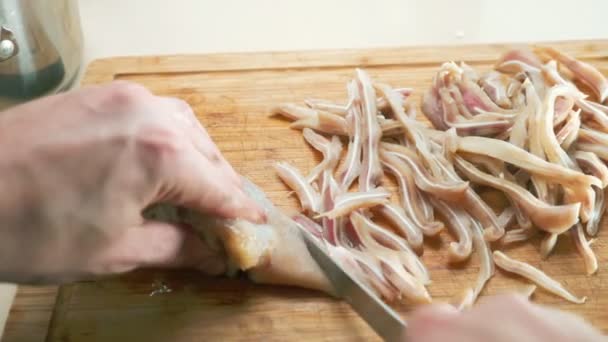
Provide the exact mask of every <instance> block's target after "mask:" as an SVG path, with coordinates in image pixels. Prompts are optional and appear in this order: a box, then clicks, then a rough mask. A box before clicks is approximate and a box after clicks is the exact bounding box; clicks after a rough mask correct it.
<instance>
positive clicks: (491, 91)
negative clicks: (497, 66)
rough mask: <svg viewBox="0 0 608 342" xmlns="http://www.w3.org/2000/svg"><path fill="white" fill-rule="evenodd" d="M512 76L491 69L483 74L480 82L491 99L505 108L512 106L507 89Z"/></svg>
mask: <svg viewBox="0 0 608 342" xmlns="http://www.w3.org/2000/svg"><path fill="white" fill-rule="evenodd" d="M510 80H511V78H510V77H508V76H507V75H504V74H501V73H499V72H496V71H490V72H488V73H487V74H485V75H483V76H481V78H480V79H479V83H480V85H481V87H482V89H483V90H484V91H485V92H486V94H488V96H489V97H490V99H491V100H492V101H494V103H496V104H497V105H498V106H500V107H501V108H504V109H508V108H511V107H512V105H513V104H512V103H511V99H510V98H509V95H508V92H507V89H508V87H509V84H510Z"/></svg>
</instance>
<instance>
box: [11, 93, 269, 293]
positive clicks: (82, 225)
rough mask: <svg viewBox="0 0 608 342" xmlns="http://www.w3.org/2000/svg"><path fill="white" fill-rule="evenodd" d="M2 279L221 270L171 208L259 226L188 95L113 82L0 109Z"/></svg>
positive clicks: (50, 279) (254, 208) (257, 211)
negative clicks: (150, 210)
mask: <svg viewBox="0 0 608 342" xmlns="http://www.w3.org/2000/svg"><path fill="white" fill-rule="evenodd" d="M0 184H1V187H0V188H1V189H2V194H1V195H0V280H1V281H13V282H26V283H41V282H57V281H68V280H72V279H78V278H81V277H89V276H96V275H104V274H112V273H118V272H125V271H129V270H131V269H134V268H137V267H140V266H192V267H198V268H202V269H203V270H206V271H208V272H212V273H217V272H221V271H222V265H221V262H220V260H217V258H215V259H214V257H215V256H214V255H211V252H210V251H208V250H206V249H205V246H204V245H203V243H202V242H201V241H200V240H199V239H197V238H195V237H194V236H193V233H192V232H190V231H189V230H188V229H187V228H186V227H177V226H175V225H171V224H167V223H161V222H150V221H144V219H143V218H142V215H141V213H142V210H143V209H145V208H146V207H148V206H150V205H151V204H154V203H159V202H163V203H171V204H174V205H179V206H183V207H188V208H191V209H195V210H200V211H204V212H209V213H214V214H217V215H220V216H223V217H229V218H236V217H241V218H244V219H248V220H251V221H263V220H264V214H263V212H262V211H261V209H259V208H258V207H257V206H256V205H255V203H253V202H252V201H251V200H250V199H249V198H247V197H246V195H245V194H244V193H243V192H242V190H241V182H240V177H239V176H238V175H237V173H236V172H235V171H234V170H233V169H232V167H231V166H230V165H229V164H228V162H226V160H225V159H224V158H223V157H222V155H221V153H220V151H219V150H218V148H217V147H216V146H215V144H214V143H213V142H212V141H211V139H210V137H209V135H208V134H207V132H206V131H205V129H204V128H203V127H202V126H201V124H200V123H199V122H198V121H197V119H196V117H195V116H194V114H193V112H192V110H191V108H190V107H189V106H188V105H187V104H186V103H185V102H183V101H181V100H177V99H173V98H163V97H158V96H154V95H153V94H151V93H150V92H149V91H147V90H146V89H145V88H143V87H141V86H139V85H136V84H131V83H125V82H115V83H111V84H108V85H103V86H95V87H90V88H84V89H80V90H77V91H74V92H70V93H64V94H60V95H55V96H51V97H47V98H43V99H40V100H37V101H34V102H30V103H28V104H25V105H21V106H18V107H15V108H12V109H9V110H7V111H5V112H3V113H0Z"/></svg>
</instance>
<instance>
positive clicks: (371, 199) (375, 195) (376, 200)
mask: <svg viewBox="0 0 608 342" xmlns="http://www.w3.org/2000/svg"><path fill="white" fill-rule="evenodd" d="M390 195H391V193H390V192H388V191H386V190H384V189H382V188H376V189H373V190H370V191H362V192H345V193H342V194H339V195H338V196H336V197H335V199H334V208H333V209H331V210H329V211H324V212H322V213H320V214H319V215H318V217H329V218H336V217H342V216H346V215H349V214H350V213H351V212H353V211H355V210H358V209H365V208H372V207H375V206H379V205H382V204H386V203H388V201H389V197H390Z"/></svg>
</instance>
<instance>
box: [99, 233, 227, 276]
mask: <svg viewBox="0 0 608 342" xmlns="http://www.w3.org/2000/svg"><path fill="white" fill-rule="evenodd" d="M91 266H92V268H93V269H95V270H96V273H100V274H116V273H124V272H128V271H131V270H134V269H136V268H146V267H159V268H165V267H171V268H195V269H199V270H201V271H203V272H205V273H207V274H210V275H217V274H221V273H223V272H224V271H225V268H226V264H225V260H224V258H223V257H222V255H220V253H218V252H215V251H213V250H212V249H211V248H209V246H207V245H206V244H205V243H204V242H203V240H201V239H200V238H199V237H198V236H196V234H195V233H194V232H193V231H192V230H191V229H190V228H189V227H187V226H182V225H176V224H172V223H165V222H158V221H147V222H144V223H143V224H142V225H141V226H138V227H133V228H129V229H127V230H126V231H125V232H124V233H123V234H122V235H121V236H120V237H119V238H118V239H116V240H115V241H114V242H113V243H112V244H111V245H110V246H109V247H108V248H106V249H105V250H103V251H102V252H101V253H99V254H98V255H97V258H96V259H95V261H94V264H93V265H91Z"/></svg>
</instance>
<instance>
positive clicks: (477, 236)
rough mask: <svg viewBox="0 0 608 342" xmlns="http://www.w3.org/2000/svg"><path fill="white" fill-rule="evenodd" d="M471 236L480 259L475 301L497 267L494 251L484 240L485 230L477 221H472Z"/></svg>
mask: <svg viewBox="0 0 608 342" xmlns="http://www.w3.org/2000/svg"><path fill="white" fill-rule="evenodd" d="M471 235H472V237H473V249H474V251H475V252H476V253H477V256H478V258H479V274H478V275H477V280H476V281H475V287H474V288H473V290H474V298H473V300H475V299H476V298H477V297H478V296H479V294H480V293H481V291H483V288H484V287H485V286H486V284H487V283H488V281H489V280H490V278H492V276H494V272H495V267H494V261H493V259H492V250H491V249H490V246H488V244H487V242H486V241H485V239H484V234H483V229H482V228H481V226H480V225H479V223H478V222H476V221H473V220H472V221H471Z"/></svg>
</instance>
